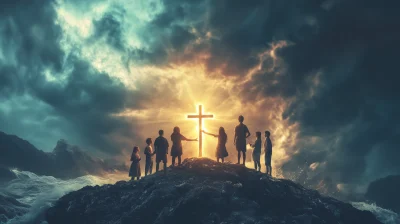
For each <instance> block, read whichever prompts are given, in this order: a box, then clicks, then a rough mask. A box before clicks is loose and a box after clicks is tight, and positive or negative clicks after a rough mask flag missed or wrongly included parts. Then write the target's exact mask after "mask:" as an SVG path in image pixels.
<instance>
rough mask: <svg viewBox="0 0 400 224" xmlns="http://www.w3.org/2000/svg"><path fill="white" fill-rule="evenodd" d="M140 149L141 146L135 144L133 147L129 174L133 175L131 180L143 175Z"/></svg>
mask: <svg viewBox="0 0 400 224" xmlns="http://www.w3.org/2000/svg"><path fill="white" fill-rule="evenodd" d="M139 152H140V149H139V147H137V146H135V147H133V150H132V155H131V161H132V164H131V168H130V169H129V176H130V177H131V180H134V179H135V177H136V178H137V179H138V180H139V179H140V176H141V171H140V160H141V158H140V155H139Z"/></svg>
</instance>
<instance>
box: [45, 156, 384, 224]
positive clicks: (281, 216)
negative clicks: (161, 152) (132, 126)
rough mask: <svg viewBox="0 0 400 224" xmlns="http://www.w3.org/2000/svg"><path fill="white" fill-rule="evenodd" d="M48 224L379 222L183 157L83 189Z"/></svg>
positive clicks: (263, 179) (281, 183)
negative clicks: (159, 168)
mask: <svg viewBox="0 0 400 224" xmlns="http://www.w3.org/2000/svg"><path fill="white" fill-rule="evenodd" d="M47 221H48V222H49V224H64V223H76V224H78V223H96V224H102V223H104V224H105V223H108V224H110V223H189V224H195V223H332V224H333V223H335V224H337V223H343V224H345V223H349V224H353V223H363V224H372V223H380V222H378V221H377V220H376V218H375V217H374V216H373V215H372V213H370V212H366V211H360V210H357V209H355V208H354V207H352V206H351V205H350V204H347V203H343V202H340V201H337V200H335V199H333V198H328V197H323V196H321V195H320V194H319V193H318V192H317V191H314V190H307V189H305V188H303V187H302V186H300V185H298V184H295V183H293V182H291V181H289V180H283V179H274V178H269V177H268V176H266V175H265V174H262V173H258V172H256V171H254V170H251V169H247V168H245V167H243V166H241V165H232V164H221V163H216V162H215V161H212V160H210V159H186V160H185V161H184V162H183V165H182V167H181V168H173V169H170V170H169V171H168V175H167V176H164V175H163V173H162V172H160V173H157V174H155V175H151V176H148V177H145V178H143V179H142V180H140V181H128V182H126V181H120V182H117V183H116V184H115V185H104V186H102V187H99V186H95V187H84V188H82V189H81V190H78V191H75V192H72V193H69V194H67V195H65V196H64V197H62V198H61V199H59V200H58V201H57V202H56V204H55V205H54V207H52V208H50V209H49V210H48V212H47Z"/></svg>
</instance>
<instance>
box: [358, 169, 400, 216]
mask: <svg viewBox="0 0 400 224" xmlns="http://www.w3.org/2000/svg"><path fill="white" fill-rule="evenodd" d="M399 192H400V175H393V176H387V177H385V178H381V179H378V180H376V181H373V182H372V183H370V184H369V186H368V189H367V193H366V194H365V198H366V199H368V200H370V201H373V202H375V203H376V204H377V205H378V206H380V207H383V208H386V209H390V210H392V211H394V212H397V213H400V193H399Z"/></svg>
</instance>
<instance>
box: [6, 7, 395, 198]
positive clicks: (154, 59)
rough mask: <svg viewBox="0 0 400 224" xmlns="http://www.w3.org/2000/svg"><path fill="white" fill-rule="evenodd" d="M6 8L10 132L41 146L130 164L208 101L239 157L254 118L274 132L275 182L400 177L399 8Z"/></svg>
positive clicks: (347, 185) (355, 187)
mask: <svg viewBox="0 0 400 224" xmlns="http://www.w3.org/2000/svg"><path fill="white" fill-rule="evenodd" d="M2 4H3V5H4V6H5V7H2V10H1V11H0V18H1V22H0V32H1V36H0V94H1V95H0V99H1V100H2V103H1V105H0V125H1V127H2V130H3V131H6V132H11V133H13V134H17V135H20V136H21V137H24V138H27V139H28V140H30V141H32V142H33V143H35V144H36V145H37V146H38V147H39V148H44V149H46V150H49V149H50V148H51V146H52V145H53V144H55V142H56V141H57V140H58V138H65V139H68V140H69V141H70V142H72V143H73V144H78V145H82V146H84V148H87V149H88V150H90V151H92V152H93V153H105V154H103V156H108V157H109V156H112V157H119V158H120V159H123V157H124V156H125V155H127V154H129V150H130V148H131V147H132V145H133V144H137V145H139V146H142V145H143V139H145V138H146V137H151V136H154V137H155V136H156V133H157V130H158V129H160V128H163V129H165V130H166V132H167V133H169V132H170V130H172V128H173V127H174V126H176V125H178V126H180V127H181V129H182V132H183V133H184V134H185V135H188V137H194V136H196V129H195V127H196V124H195V123H194V122H192V121H188V120H186V119H185V115H186V114H187V113H191V112H193V113H194V112H196V107H195V105H196V104H197V103H203V104H204V106H205V110H206V111H207V112H212V113H214V114H215V115H216V119H215V120H212V121H206V123H205V124H206V128H207V129H208V130H210V131H216V130H218V127H219V126H224V127H225V129H226V130H227V131H228V133H229V139H230V141H229V144H228V148H229V149H230V150H229V152H230V156H231V157H230V159H231V160H234V159H235V155H234V154H235V151H234V150H233V148H234V147H233V145H232V133H233V129H234V126H235V123H236V118H237V116H238V115H239V114H243V115H245V117H246V118H245V122H246V123H247V124H248V126H249V128H250V130H251V131H252V133H254V132H255V131H263V130H266V129H269V130H271V132H272V137H273V142H274V158H273V163H274V167H275V169H274V171H275V172H276V173H277V174H278V175H282V176H284V177H288V178H292V179H296V180H297V181H299V182H302V183H303V184H306V185H309V186H313V187H316V188H321V189H323V190H325V191H326V192H327V193H334V192H335V191H338V190H340V191H341V192H342V193H351V192H358V191H362V190H363V188H362V187H363V186H366V184H367V183H369V182H370V181H371V180H374V179H376V178H378V177H381V176H385V175H387V174H398V173H400V166H399V163H397V161H396V158H398V157H399V151H398V150H397V147H398V145H399V140H398V139H400V138H399V137H400V136H399V135H400V130H399V128H398V127H397V126H396V124H397V123H398V122H399V117H398V114H399V112H400V106H398V103H397V101H398V99H399V97H400V91H399V89H398V88H397V85H396V83H397V82H398V81H400V80H399V78H398V77H397V75H396V73H397V71H398V68H397V67H398V66H397V64H396V60H397V57H396V56H397V54H398V52H399V50H400V44H399V41H398V40H400V32H399V31H398V30H397V29H396V27H399V25H400V24H399V23H400V18H399V17H400V16H399V15H398V13H397V11H396V9H398V8H399V6H400V5H399V3H395V2H376V1H369V0H367V1H361V0H360V1H358V0H357V1H341V0H327V1H306V0H304V1H303V0H302V1H290V0H286V1H261V0H260V1H257V0H255V1H247V2H243V1H241V0H224V1H182V0H170V1H161V0H152V1H128V0H125V1H117V0H114V1H103V0H93V1H85V2H83V1H73V0H58V1H44V0H43V1H40V0H36V1H31V2H30V3H19V2H17V3H15V2H12V1H7V2H4V3H2ZM27 4H29V5H27ZM215 145H216V141H215V139H209V138H208V137H207V138H206V139H205V147H206V155H208V156H210V157H213V156H214V155H213V150H214V147H215ZM184 147H185V149H186V151H185V155H186V156H192V155H196V154H197V152H196V150H195V149H196V145H195V144H193V143H187V144H185V146H184ZM360 189H361V190H360Z"/></svg>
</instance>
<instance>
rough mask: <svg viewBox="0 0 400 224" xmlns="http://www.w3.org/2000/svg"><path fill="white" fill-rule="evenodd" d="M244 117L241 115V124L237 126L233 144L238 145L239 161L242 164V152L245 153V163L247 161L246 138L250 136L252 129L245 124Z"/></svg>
mask: <svg viewBox="0 0 400 224" xmlns="http://www.w3.org/2000/svg"><path fill="white" fill-rule="evenodd" d="M243 121H244V117H243V116H242V115H240V116H239V125H238V126H236V128H235V139H234V140H233V144H235V145H236V150H237V151H238V162H237V164H240V154H243V165H245V162H246V138H248V137H249V136H250V131H249V129H248V128H247V126H246V125H245V124H243Z"/></svg>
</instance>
